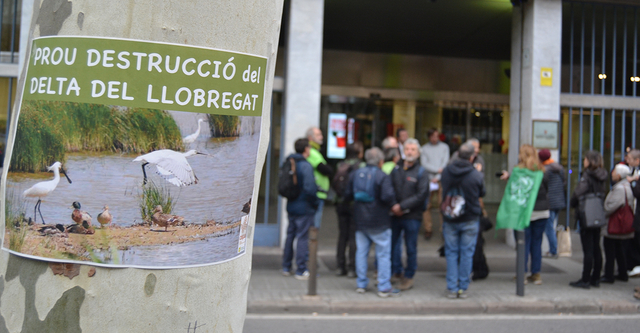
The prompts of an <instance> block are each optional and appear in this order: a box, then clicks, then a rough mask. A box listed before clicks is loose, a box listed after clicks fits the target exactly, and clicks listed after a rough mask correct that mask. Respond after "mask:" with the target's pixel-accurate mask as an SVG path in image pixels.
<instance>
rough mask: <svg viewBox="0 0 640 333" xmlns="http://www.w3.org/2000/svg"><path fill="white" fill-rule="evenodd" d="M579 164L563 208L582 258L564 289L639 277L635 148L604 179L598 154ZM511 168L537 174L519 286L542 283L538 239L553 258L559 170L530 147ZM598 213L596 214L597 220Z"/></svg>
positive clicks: (562, 182) (639, 294) (561, 198)
mask: <svg viewBox="0 0 640 333" xmlns="http://www.w3.org/2000/svg"><path fill="white" fill-rule="evenodd" d="M582 166H583V170H582V173H581V175H580V180H579V182H578V184H577V186H576V187H575V189H574V191H573V193H572V195H571V198H570V200H569V204H570V206H571V208H574V211H575V217H576V221H577V222H576V226H577V228H578V232H579V233H580V241H581V245H582V251H583V254H584V257H583V270H582V276H581V277H580V279H578V280H576V281H572V282H570V283H569V285H570V286H572V287H576V288H584V289H590V288H593V287H595V288H598V287H600V284H601V283H608V284H612V283H614V282H615V281H616V280H619V281H625V282H626V281H628V279H629V276H630V275H634V276H635V275H640V212H639V211H638V210H639V209H640V207H639V205H636V199H637V198H640V186H638V185H637V183H638V180H639V179H640V175H639V172H638V171H639V169H638V167H640V150H637V149H633V150H629V152H628V153H627V155H626V157H625V161H624V162H621V163H619V164H617V165H616V166H615V167H614V168H613V170H612V171H611V174H610V178H609V173H608V172H607V171H606V170H605V169H604V163H603V158H602V155H601V154H600V153H599V152H597V151H587V152H585V154H584V159H583V160H582ZM516 167H519V168H523V169H528V170H530V171H534V172H540V171H541V172H543V177H542V181H541V182H540V185H539V188H538V191H537V197H536V199H535V205H534V207H533V212H532V214H531V219H530V222H529V226H528V227H527V228H525V229H524V232H525V266H526V269H525V270H527V271H528V270H529V268H530V275H529V276H528V277H527V278H526V280H525V283H529V282H530V283H534V284H542V277H541V275H540V268H541V262H542V257H543V255H542V238H543V235H544V234H545V233H546V234H547V237H548V239H549V252H548V253H547V256H549V257H557V256H558V253H557V249H558V247H557V239H556V237H555V225H554V221H555V219H556V217H557V216H558V212H559V210H561V209H564V208H566V198H565V195H564V193H565V192H564V189H565V188H566V178H565V174H564V169H563V168H562V166H561V165H560V164H558V163H556V162H555V161H554V160H553V159H551V154H550V152H549V151H548V150H546V149H542V150H540V151H539V152H538V151H536V149H535V148H534V147H533V146H531V145H522V146H521V147H520V151H519V155H518V165H517V166H516ZM501 178H502V179H508V178H509V173H508V172H506V171H504V172H503V174H502V177H501ZM607 179H610V180H611V182H610V184H611V190H609V191H608V193H607ZM589 198H591V199H589ZM633 207H635V208H633ZM634 210H635V214H634ZM599 215H601V216H602V217H601V218H600V221H598V216H599ZM592 220H593V222H592ZM619 226H624V228H620V227H619ZM603 238H604V239H603ZM601 243H602V244H603V245H604V253H605V265H604V276H601V274H602V268H603V260H602V250H601V248H600V244H601ZM529 257H530V258H531V266H530V267H529V265H528V260H529ZM616 264H617V266H618V273H617V274H615V266H616ZM634 292H635V295H634V296H635V297H636V298H638V299H640V288H636V289H635V290H634Z"/></svg>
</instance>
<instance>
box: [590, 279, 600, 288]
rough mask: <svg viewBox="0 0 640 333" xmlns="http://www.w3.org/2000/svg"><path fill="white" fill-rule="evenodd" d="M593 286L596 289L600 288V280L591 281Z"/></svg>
mask: <svg viewBox="0 0 640 333" xmlns="http://www.w3.org/2000/svg"><path fill="white" fill-rule="evenodd" d="M591 286H592V287H594V288H600V280H598V281H591Z"/></svg>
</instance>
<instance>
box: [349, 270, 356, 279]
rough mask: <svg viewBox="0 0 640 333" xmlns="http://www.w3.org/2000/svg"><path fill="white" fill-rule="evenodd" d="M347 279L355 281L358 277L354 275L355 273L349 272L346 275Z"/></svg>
mask: <svg viewBox="0 0 640 333" xmlns="http://www.w3.org/2000/svg"><path fill="white" fill-rule="evenodd" d="M347 277H348V278H350V279H355V278H357V277H358V276H357V275H356V272H355V271H349V273H347Z"/></svg>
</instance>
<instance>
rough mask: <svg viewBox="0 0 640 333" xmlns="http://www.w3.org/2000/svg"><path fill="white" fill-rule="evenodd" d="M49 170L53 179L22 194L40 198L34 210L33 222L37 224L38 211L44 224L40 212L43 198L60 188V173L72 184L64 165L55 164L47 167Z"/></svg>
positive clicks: (37, 184) (38, 184) (40, 183)
mask: <svg viewBox="0 0 640 333" xmlns="http://www.w3.org/2000/svg"><path fill="white" fill-rule="evenodd" d="M47 170H49V171H53V179H52V180H48V181H44V182H39V183H36V184H35V185H33V186H31V187H30V188H29V189H27V190H26V191H24V192H23V193H22V195H23V196H25V197H31V198H38V202H36V206H35V207H34V208H33V221H34V223H35V222H36V220H37V218H36V211H37V212H38V213H40V218H41V219H42V224H44V218H43V217H42V212H41V211H40V204H41V203H42V197H46V196H47V195H48V194H49V193H51V192H53V190H55V189H56V186H58V182H60V171H62V173H63V174H64V176H65V177H67V180H68V181H69V184H71V179H69V176H67V173H66V172H65V171H64V169H63V168H62V163H60V162H55V163H53V165H51V166H50V167H47Z"/></svg>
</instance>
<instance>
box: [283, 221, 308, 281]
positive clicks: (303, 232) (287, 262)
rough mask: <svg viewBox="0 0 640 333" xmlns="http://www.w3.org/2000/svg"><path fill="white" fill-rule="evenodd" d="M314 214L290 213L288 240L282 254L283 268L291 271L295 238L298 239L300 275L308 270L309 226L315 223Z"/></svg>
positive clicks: (297, 254)
mask: <svg viewBox="0 0 640 333" xmlns="http://www.w3.org/2000/svg"><path fill="white" fill-rule="evenodd" d="M313 221H314V215H313V214H311V215H291V214H289V227H288V228H287V240H286V241H285V243H284V254H283V255H282V270H284V271H287V272H289V271H291V260H293V240H294V239H297V240H298V246H297V248H296V266H297V269H296V274H298V275H300V274H302V273H304V271H306V270H307V255H308V252H309V228H310V227H311V226H312V225H313Z"/></svg>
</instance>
